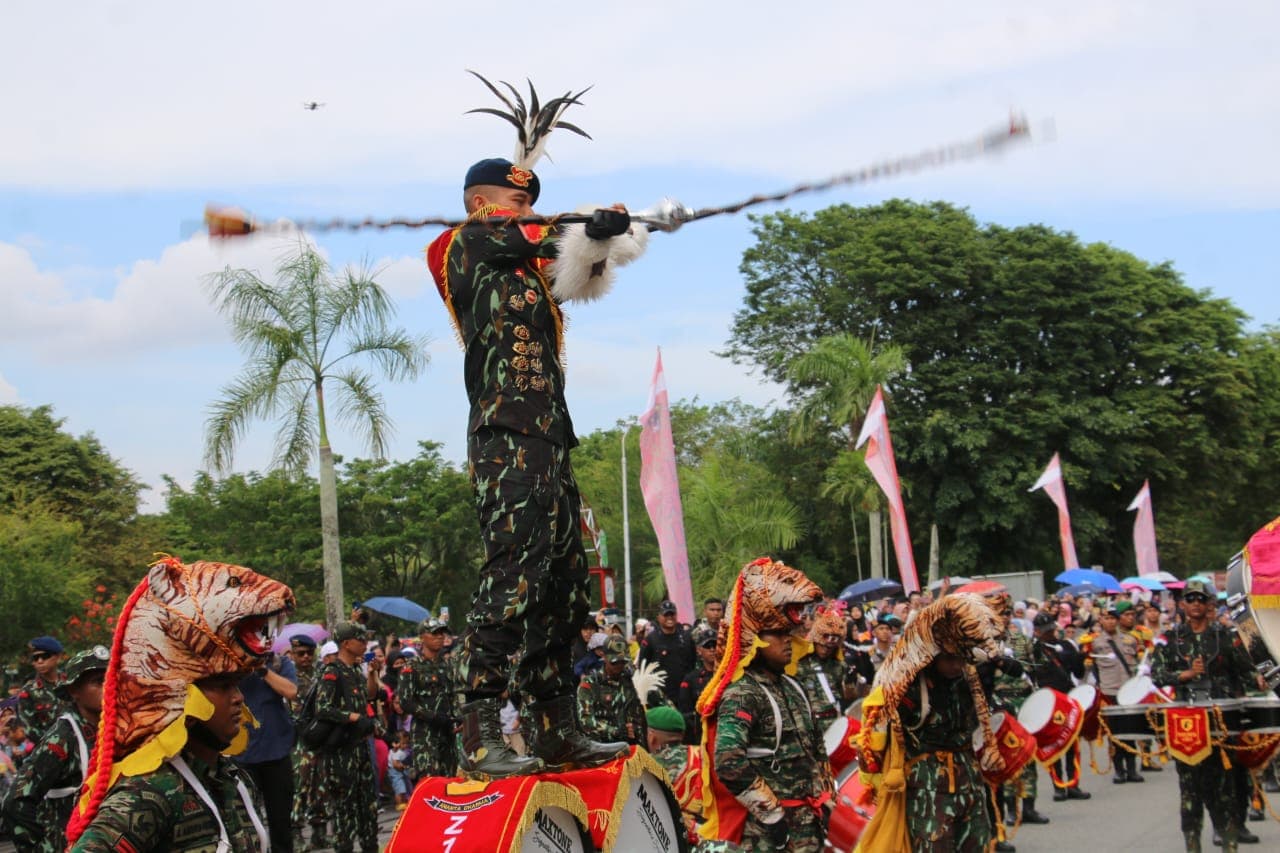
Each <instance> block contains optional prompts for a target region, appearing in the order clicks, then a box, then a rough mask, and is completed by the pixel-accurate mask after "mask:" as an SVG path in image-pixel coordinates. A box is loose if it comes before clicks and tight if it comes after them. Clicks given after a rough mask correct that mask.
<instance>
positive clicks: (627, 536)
mask: <svg viewBox="0 0 1280 853" xmlns="http://www.w3.org/2000/svg"><path fill="white" fill-rule="evenodd" d="M631 426H632V425H631V424H627V425H626V426H624V427H623V428H622V577H623V586H622V589H623V593H622V600H623V608H624V610H625V618H626V623H627V637H628V638H630V637H631V633H632V631H633V630H635V628H634V625H633V624H632V621H631V518H630V508H629V507H628V506H627V434H628V433H630V432H631Z"/></svg>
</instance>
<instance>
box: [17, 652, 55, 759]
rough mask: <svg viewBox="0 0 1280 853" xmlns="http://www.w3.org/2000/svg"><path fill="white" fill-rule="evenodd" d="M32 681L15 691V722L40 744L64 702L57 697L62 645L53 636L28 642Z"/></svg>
mask: <svg viewBox="0 0 1280 853" xmlns="http://www.w3.org/2000/svg"><path fill="white" fill-rule="evenodd" d="M27 651H28V652H29V653H30V655H31V666H32V667H33V668H34V669H35V671H36V675H35V678H33V679H31V680H30V681H28V682H27V683H26V684H24V685H22V689H21V690H19V691H18V706H17V708H18V721H19V722H20V723H22V725H23V726H25V727H26V729H27V737H29V738H31V741H32V743H39V742H40V739H41V738H42V737H44V734H45V732H47V731H48V730H49V727H50V726H52V725H53V721H54V720H55V719H57V718H58V715H59V714H61V713H62V712H63V710H65V709H64V707H63V706H64V702H63V700H62V697H61V696H59V695H58V692H57V689H58V685H59V684H61V683H62V682H63V675H62V672H61V671H60V670H59V669H58V664H60V663H62V643H59V642H58V641H57V639H55V638H54V637H36V638H35V639H33V640H31V641H30V642H29V643H27Z"/></svg>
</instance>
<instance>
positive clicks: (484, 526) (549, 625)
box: [459, 427, 589, 701]
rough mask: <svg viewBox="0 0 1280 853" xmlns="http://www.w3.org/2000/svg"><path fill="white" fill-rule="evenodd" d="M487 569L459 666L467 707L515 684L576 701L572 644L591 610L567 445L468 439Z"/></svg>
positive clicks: (512, 436) (481, 434)
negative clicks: (513, 662)
mask: <svg viewBox="0 0 1280 853" xmlns="http://www.w3.org/2000/svg"><path fill="white" fill-rule="evenodd" d="M467 458H468V460H469V463H470V468H471V481H472V485H473V486H474V488H475V501H476V510H477V513H478V514H479V519H480V534H481V538H482V539H483V540H484V547H485V563H484V566H483V567H482V568H481V570H480V588H479V590H478V591H477V592H476V594H475V597H474V599H473V605H472V608H471V613H470V614H469V615H468V616H467V628H466V633H465V634H464V636H463V638H462V653H461V658H460V660H459V663H460V675H461V679H462V684H463V690H464V691H465V694H466V698H467V701H472V700H474V699H479V698H482V697H496V696H498V695H500V694H501V693H502V692H503V691H504V690H506V689H507V686H508V673H509V670H510V666H509V664H508V659H509V658H510V657H511V656H512V655H514V654H515V653H516V652H517V650H519V651H520V655H521V656H520V658H519V660H518V662H517V663H516V665H515V672H514V674H513V677H512V679H511V680H513V681H514V685H513V689H515V690H518V691H520V692H521V693H522V694H525V695H530V696H532V697H533V698H534V699H535V700H538V701H541V700H544V699H553V698H556V697H558V696H566V695H571V694H572V693H573V692H574V689H575V688H576V687H577V679H575V678H574V675H573V659H572V643H573V640H574V638H575V637H577V636H578V629H579V628H580V627H581V626H582V622H583V620H584V619H585V618H586V615H587V610H588V607H589V605H588V600H587V558H586V552H585V551H583V548H582V530H581V526H580V521H579V516H578V513H579V507H580V500H579V497H578V484H577V482H576V481H575V480H574V477H573V469H572V468H571V467H570V464H569V451H568V449H567V448H564V447H560V446H558V445H555V444H552V443H551V442H549V441H543V440H541V439H536V438H529V437H527V436H522V435H519V434H518V433H514V432H511V431H510V430H504V429H492V428H488V427H482V428H480V429H479V430H477V431H476V432H475V433H474V434H472V435H471V436H470V437H469V438H468V440H467Z"/></svg>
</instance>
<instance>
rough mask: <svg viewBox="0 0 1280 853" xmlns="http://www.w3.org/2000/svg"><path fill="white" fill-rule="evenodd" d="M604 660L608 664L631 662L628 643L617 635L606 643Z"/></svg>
mask: <svg viewBox="0 0 1280 853" xmlns="http://www.w3.org/2000/svg"><path fill="white" fill-rule="evenodd" d="M604 659H605V661H607V662H608V663H625V662H626V661H629V660H631V656H630V655H628V654H627V641H626V640H624V639H622V638H621V637H619V636H617V635H616V634H615V635H614V636H612V637H610V638H609V639H607V640H605V643H604Z"/></svg>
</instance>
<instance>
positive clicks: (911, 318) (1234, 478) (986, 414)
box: [728, 200, 1258, 573]
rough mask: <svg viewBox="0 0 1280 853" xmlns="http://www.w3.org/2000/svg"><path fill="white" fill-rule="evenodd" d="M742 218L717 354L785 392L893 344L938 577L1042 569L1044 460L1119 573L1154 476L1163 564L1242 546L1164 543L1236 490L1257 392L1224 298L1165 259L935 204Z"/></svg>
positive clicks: (1215, 510) (903, 461) (903, 438)
mask: <svg viewBox="0 0 1280 853" xmlns="http://www.w3.org/2000/svg"><path fill="white" fill-rule="evenodd" d="M754 221H755V223H756V228H755V234H756V238H757V239H756V243H755V245H753V246H752V247H751V248H750V249H748V250H747V252H746V253H745V254H744V257H743V264H742V271H743V274H744V276H745V278H746V284H747V294H746V297H745V300H744V305H743V308H742V309H741V310H740V311H739V312H738V313H737V315H736V316H735V320H734V325H733V329H732V333H731V338H730V341H729V347H728V352H729V355H730V356H731V357H733V358H734V359H736V360H738V361H740V362H744V363H751V364H754V365H758V366H759V367H761V368H762V369H763V370H764V371H765V373H766V374H767V375H769V376H771V377H773V378H775V379H777V380H779V381H785V380H786V379H787V368H788V366H789V365H790V363H791V361H792V359H793V357H794V354H795V353H796V352H799V351H804V350H807V349H809V348H810V347H812V346H813V345H814V344H815V343H816V342H817V341H818V340H819V339H821V338H823V337H825V336H828V335H831V334H835V333H848V334H852V335H854V336H856V337H858V338H862V339H866V338H867V337H868V336H869V335H870V334H871V333H872V331H873V330H874V331H875V333H876V334H877V337H878V339H879V340H882V341H884V342H885V343H886V344H893V345H897V346H899V347H901V348H902V351H903V353H904V355H905V357H906V360H907V362H908V363H909V364H910V371H909V372H908V373H906V374H904V375H903V376H902V377H901V379H900V380H899V381H898V382H897V383H896V390H895V396H894V404H895V420H894V433H895V435H894V437H895V443H894V447H895V450H896V452H897V454H898V466H899V470H900V471H901V473H902V475H903V478H904V479H905V480H908V481H910V482H911V483H912V485H913V490H912V492H911V493H910V494H909V495H908V496H907V497H906V503H907V508H908V513H909V515H911V516H913V517H916V518H921V517H930V516H932V517H933V518H935V519H936V520H937V523H938V525H939V528H940V532H941V534H942V537H943V540H944V541H943V548H944V553H945V554H946V558H947V564H948V568H949V570H950V571H953V572H955V573H967V572H990V571H997V570H1013V569H1024V568H1029V567H1040V568H1048V567H1051V566H1053V565H1054V563H1055V555H1056V551H1057V545H1056V542H1055V535H1056V530H1055V526H1054V525H1053V522H1052V506H1050V505H1049V504H1048V502H1046V501H1034V500H1031V499H1029V498H1028V496H1027V494H1026V490H1027V488H1028V487H1029V486H1030V485H1031V483H1032V482H1034V480H1035V478H1036V475H1037V474H1038V473H1039V471H1040V469H1041V468H1043V466H1044V461H1045V460H1046V459H1047V458H1049V456H1050V455H1051V454H1052V453H1053V452H1054V451H1055V450H1058V451H1060V452H1061V454H1062V459H1063V463H1064V470H1065V474H1066V478H1067V481H1068V487H1069V489H1070V493H1071V501H1072V520H1073V522H1074V526H1075V532H1076V543H1077V546H1078V547H1079V549H1080V552H1081V556H1082V557H1084V558H1085V559H1086V560H1087V561H1089V562H1094V563H1102V564H1104V565H1110V566H1116V565H1120V564H1122V563H1124V562H1125V561H1126V560H1127V559H1129V558H1130V554H1129V545H1128V544H1127V543H1128V542H1129V540H1130V537H1129V535H1128V530H1129V527H1130V525H1131V524H1132V519H1131V517H1130V516H1129V514H1128V513H1127V512H1126V511H1125V507H1126V506H1127V502H1128V500H1129V498H1130V497H1132V495H1133V493H1134V492H1136V491H1137V488H1138V487H1139V486H1140V485H1141V483H1142V481H1143V479H1146V478H1150V480H1151V484H1152V489H1153V493H1154V494H1155V495H1156V496H1157V497H1156V500H1157V523H1158V533H1159V534H1160V536H1161V558H1162V560H1163V561H1164V562H1166V563H1167V564H1169V565H1170V566H1171V567H1172V568H1174V569H1175V570H1177V569H1192V568H1197V569H1198V568H1204V567H1209V566H1214V565H1220V564H1221V560H1222V559H1224V555H1229V553H1230V552H1231V550H1233V549H1234V548H1235V547H1238V543H1236V541H1235V534H1231V536H1230V538H1229V539H1228V537H1226V536H1223V535H1221V534H1220V535H1219V536H1218V537H1216V541H1208V540H1199V541H1197V542H1190V541H1187V542H1180V541H1178V540H1176V539H1166V536H1167V535H1168V534H1169V533H1170V532H1171V531H1177V530H1179V529H1180V528H1181V526H1182V525H1183V523H1184V522H1189V521H1191V520H1192V519H1194V518H1197V517H1205V518H1214V517H1219V518H1221V514H1222V512H1223V511H1224V506H1225V504H1222V503H1217V504H1216V505H1211V506H1207V507H1206V506H1205V505H1204V503H1205V501H1204V496H1205V495H1206V494H1208V495H1212V496H1213V497H1214V498H1218V497H1220V496H1225V495H1238V494H1240V493H1241V491H1242V489H1243V488H1244V486H1245V482H1246V476H1245V475H1246V472H1247V471H1248V470H1249V469H1250V467H1251V465H1252V464H1253V460H1254V459H1255V458H1256V452H1255V450H1254V449H1253V448H1252V445H1253V443H1254V442H1255V441H1256V439H1257V438H1258V431H1257V426H1256V424H1254V423H1252V420H1251V418H1250V415H1249V401H1250V399H1251V397H1252V396H1253V395H1254V394H1255V393H1256V390H1257V389H1256V386H1255V382H1254V379H1253V377H1252V376H1251V375H1250V368H1249V365H1248V364H1247V363H1246V361H1245V360H1244V359H1241V358H1240V351H1241V347H1242V346H1244V344H1245V339H1244V335H1243V332H1242V322H1243V315H1242V314H1241V313H1240V311H1239V310H1238V309H1236V308H1235V307H1234V306H1232V305H1231V304H1230V303H1229V302H1227V301H1225V300H1221V299H1214V298H1212V297H1210V296H1209V295H1208V294H1206V293H1203V292H1196V291H1194V290H1192V289H1190V288H1188V287H1187V286H1186V285H1184V284H1183V283H1182V281H1181V279H1180V277H1179V275H1178V273H1177V272H1176V271H1175V270H1174V269H1173V268H1172V267H1171V266H1170V265H1169V264H1167V263H1161V264H1151V263H1147V262H1145V261H1143V260H1141V259H1139V258H1136V257H1134V256H1133V255H1131V254H1129V253H1127V252H1124V251H1122V250H1120V249H1117V248H1114V247H1112V246H1108V245H1103V244H1090V245H1086V244H1083V243H1081V242H1080V241H1079V240H1078V239H1076V238H1075V237H1074V236H1073V235H1071V234H1066V233H1061V232H1056V231H1054V230H1052V229H1050V228H1046V227H1044V226H1041V225H1026V226H1021V227H1016V228H1007V227H1002V226H996V225H980V224H979V223H977V222H976V221H975V220H974V219H973V217H972V216H970V215H969V213H968V212H966V211H964V210H962V209H959V208H956V207H953V206H951V205H949V204H945V203H942V202H935V203H931V204H916V203H912V202H907V201H900V200H895V201H889V202H885V203H884V204H880V205H876V206H873V207H866V208H854V207H850V206H846V205H841V206H836V207H831V208H827V209H825V210H821V211H818V212H817V213H814V214H812V215H796V214H792V213H788V212H782V213H777V214H772V215H769V216H764V217H758V218H756V219H755V220H754ZM1211 501H1212V499H1211ZM1222 529H1223V528H1222V527H1219V530H1222ZM924 530H927V526H926V525H918V526H917V532H918V533H919V532H922V531H924ZM918 544H923V540H921V542H920V543H918Z"/></svg>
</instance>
